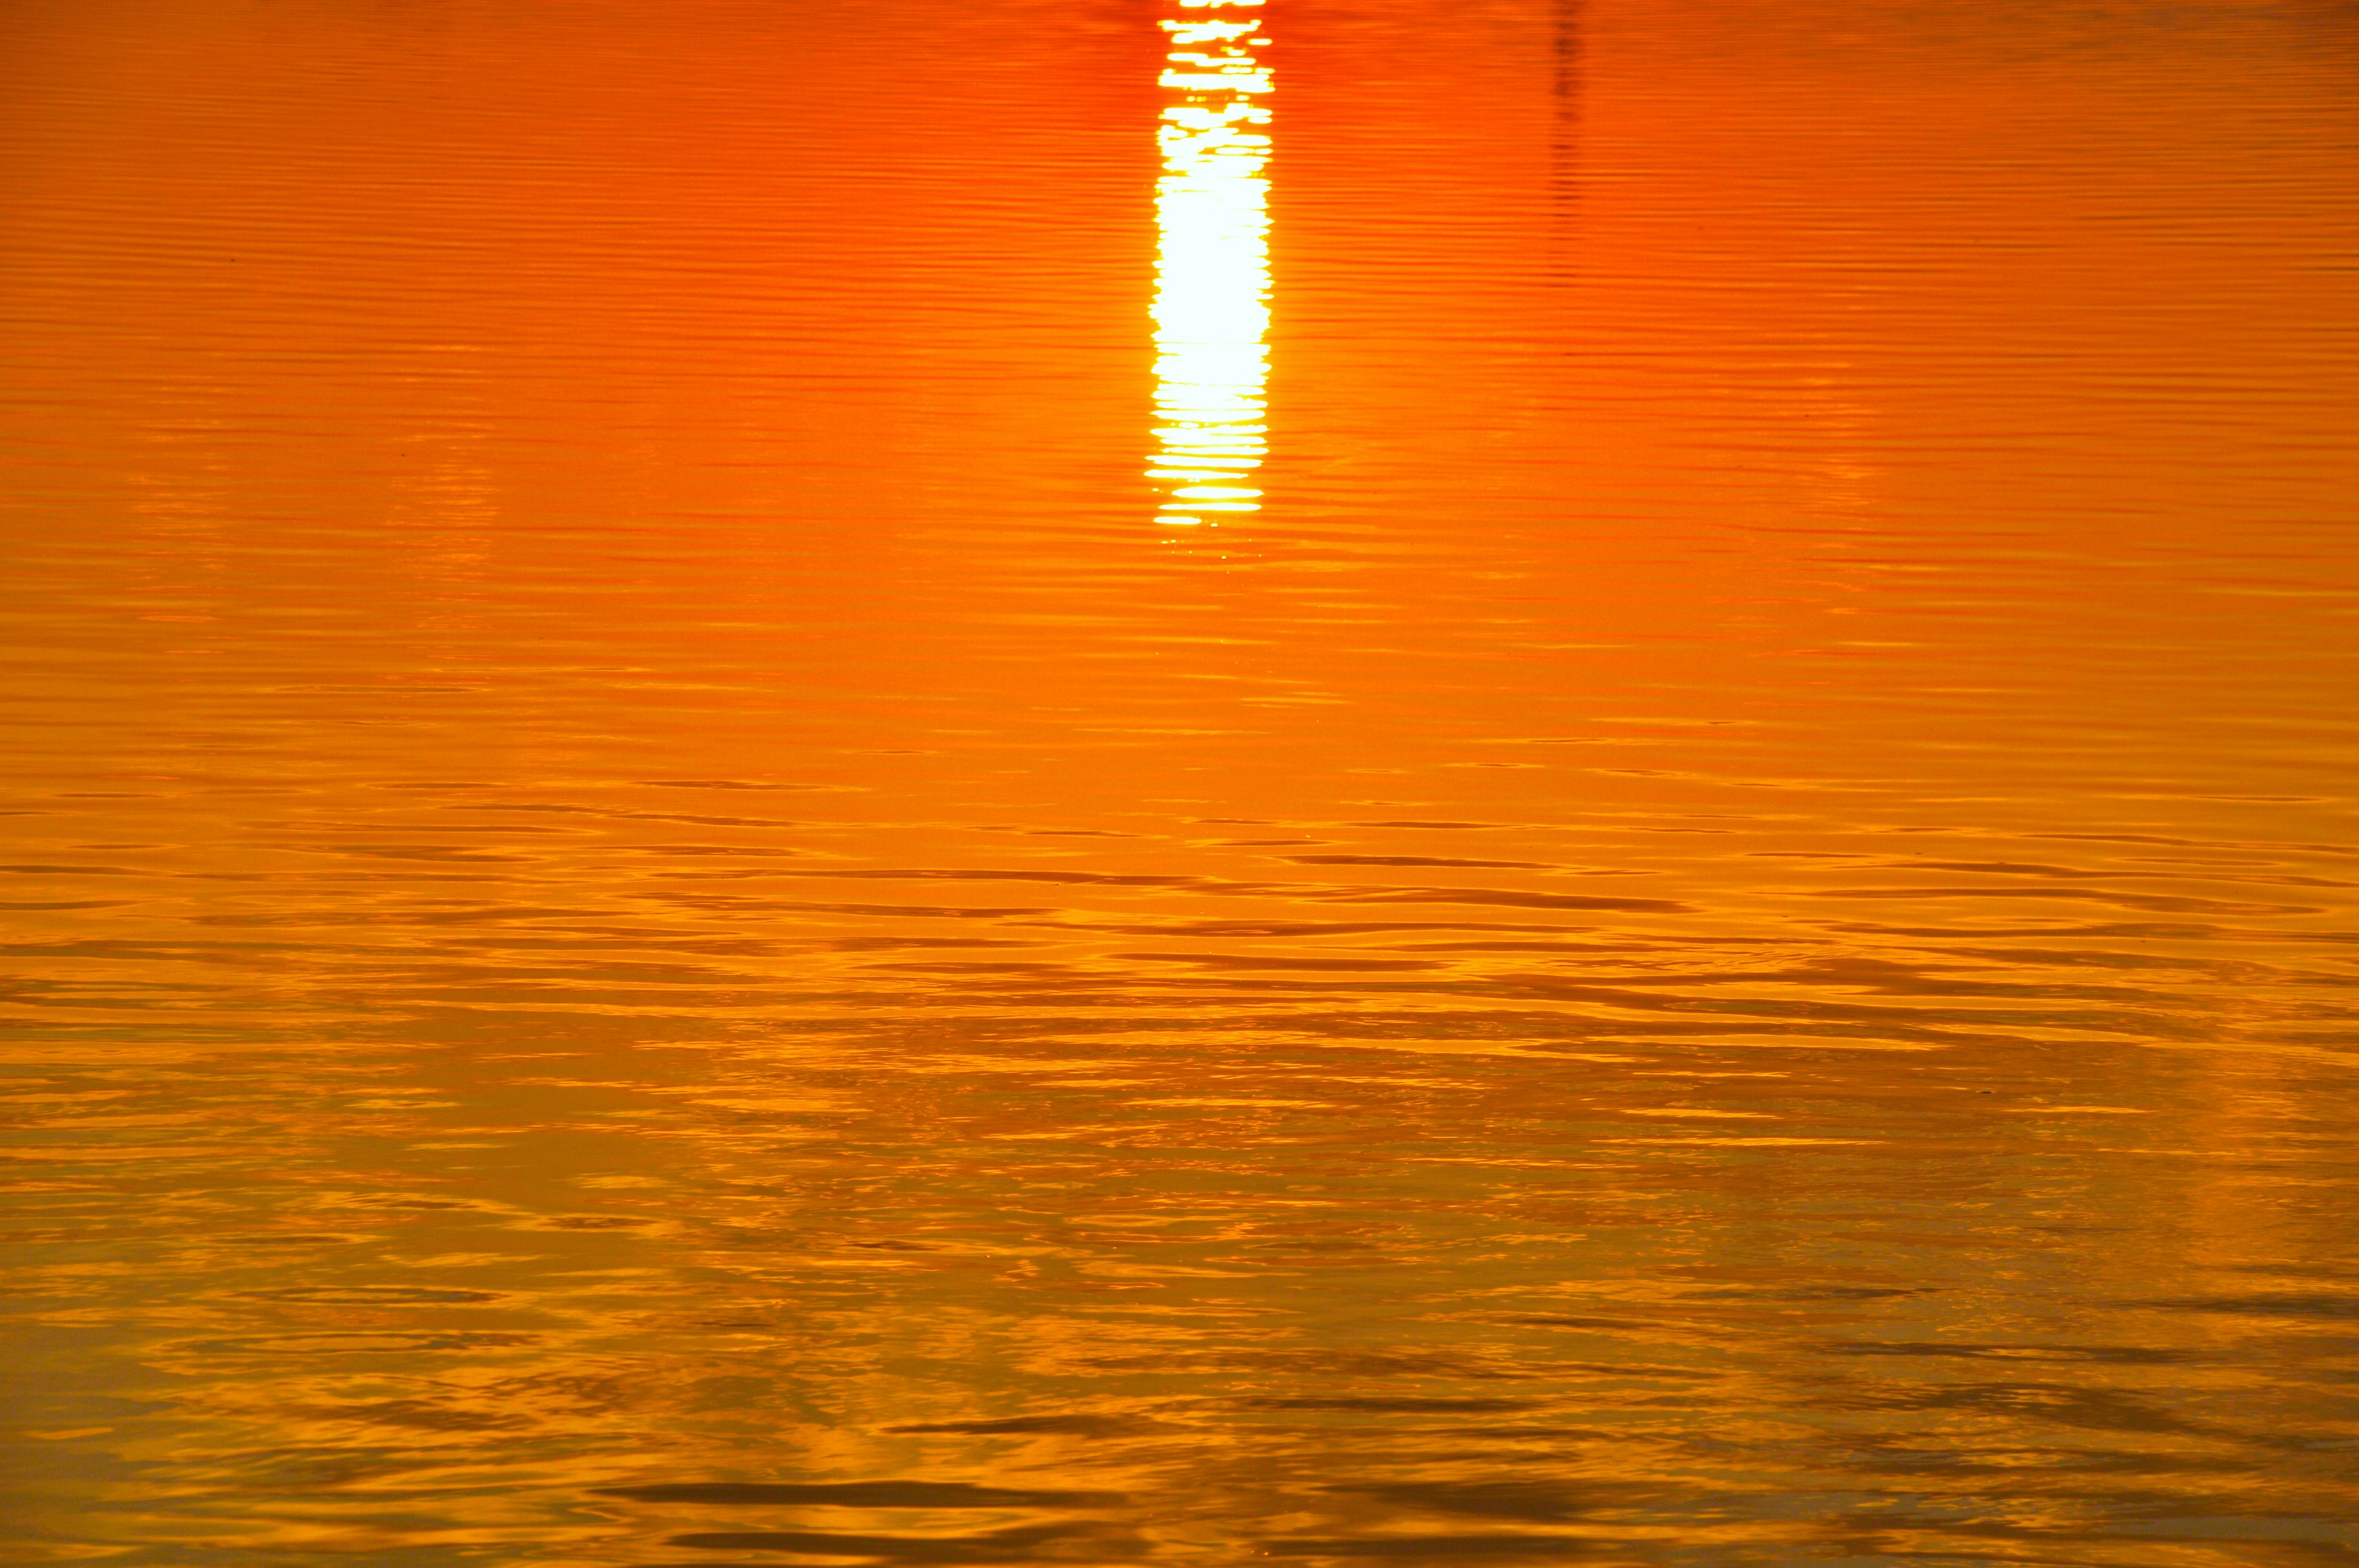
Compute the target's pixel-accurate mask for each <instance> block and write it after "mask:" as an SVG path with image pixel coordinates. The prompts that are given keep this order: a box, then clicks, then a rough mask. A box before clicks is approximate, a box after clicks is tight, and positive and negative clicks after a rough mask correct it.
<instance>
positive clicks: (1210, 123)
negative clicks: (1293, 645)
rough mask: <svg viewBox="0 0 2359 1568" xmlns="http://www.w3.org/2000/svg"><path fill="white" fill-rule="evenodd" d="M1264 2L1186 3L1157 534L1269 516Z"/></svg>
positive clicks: (1169, 136) (1173, 64)
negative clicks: (1246, 515)
mask: <svg viewBox="0 0 2359 1568" xmlns="http://www.w3.org/2000/svg"><path fill="white" fill-rule="evenodd" d="M1260 8H1261V0H1179V3H1178V5H1177V6H1176V10H1177V12H1178V15H1177V16H1173V17H1170V18H1167V19H1166V20H1165V21H1164V22H1163V23H1162V27H1163V30H1164V31H1165V32H1166V33H1167V34H1169V37H1170V45H1171V47H1170V53H1169V57H1168V58H1167V59H1166V60H1165V62H1164V70H1163V79H1162V80H1163V87H1164V89H1165V91H1166V92H1168V93H1169V94H1170V102H1169V103H1167V104H1166V105H1165V107H1164V110H1163V114H1162V124H1161V126H1160V128H1159V130H1158V138H1159V140H1160V142H1161V146H1162V149H1163V174H1162V178H1160V179H1159V180H1158V184H1157V190H1156V203H1155V206H1156V226H1157V233H1158V242H1159V246H1158V257H1157V264H1156V287H1155V344H1156V351H1157V354H1156V363H1155V376H1156V396H1155V412H1156V429H1155V448H1154V451H1153V457H1152V461H1151V463H1150V465H1149V467H1148V470H1147V477H1148V478H1150V479H1152V480H1154V481H1156V483H1157V485H1158V489H1159V490H1160V492H1161V493H1162V498H1163V499H1162V501H1161V503H1159V505H1158V510H1157V521H1158V523H1159V524H1164V525H1167V526H1174V527H1195V526H1201V525H1204V524H1211V525H1212V526H1215V527H1217V526H1218V525H1219V524H1220V520H1221V517H1222V515H1223V514H1234V513H1241V512H1257V511H1259V510H1260V509H1261V494H1262V492H1260V490H1258V489H1257V488H1256V487H1255V486H1254V484H1253V482H1252V481H1253V479H1254V475H1255V472H1256V470H1258V469H1259V468H1260V467H1261V464H1262V460H1263V459H1264V457H1266V455H1267V453H1268V450H1269V443H1268V426H1267V424H1266V416H1267V410H1268V402H1267V398H1266V388H1267V384H1268V381H1269V347H1268V344H1267V342H1266V338H1267V335H1268V331H1269V178H1268V172H1267V171H1268V168H1269V152H1270V140H1269V136H1268V135H1267V133H1266V131H1265V130H1263V129H1260V128H1259V127H1265V126H1266V125H1267V124H1269V118H1270V112H1269V106H1268V102H1267V100H1268V96H1269V92H1270V88H1271V78H1270V71H1269V68H1268V67H1267V66H1266V65H1264V64H1263V63H1262V62H1261V60H1260V59H1259V58H1258V57H1257V56H1256V54H1255V52H1254V51H1255V50H1256V49H1260V48H1263V47H1266V45H1267V44H1268V42H1269V39H1268V38H1267V37H1266V35H1265V34H1264V32H1263V30H1262V25H1261V21H1262V19H1261V15H1260Z"/></svg>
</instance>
